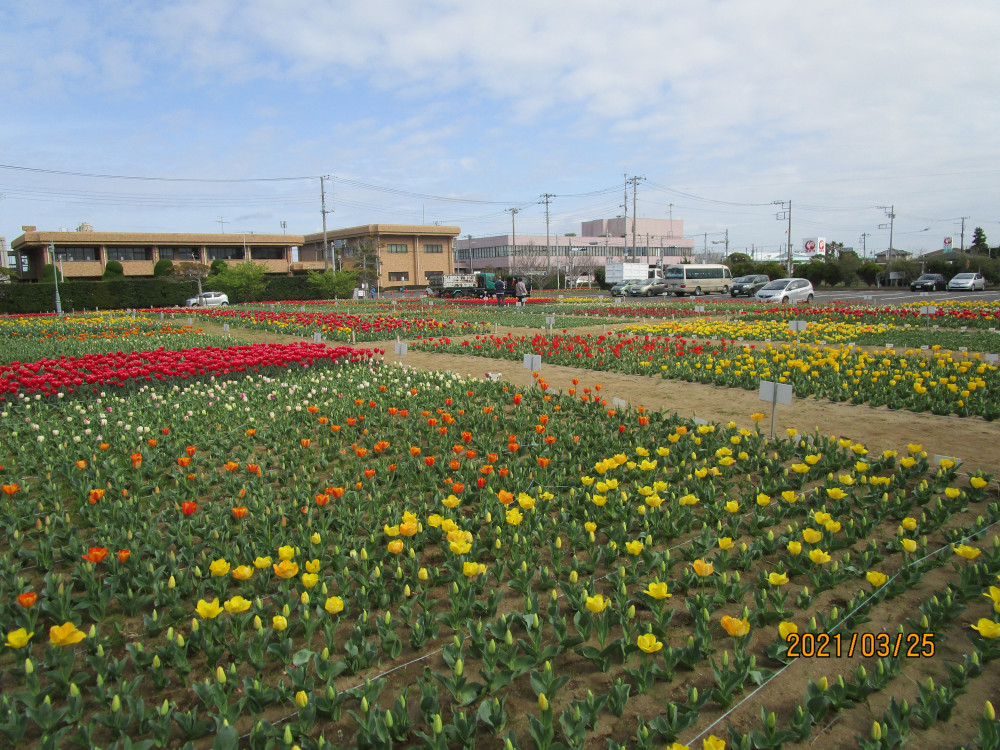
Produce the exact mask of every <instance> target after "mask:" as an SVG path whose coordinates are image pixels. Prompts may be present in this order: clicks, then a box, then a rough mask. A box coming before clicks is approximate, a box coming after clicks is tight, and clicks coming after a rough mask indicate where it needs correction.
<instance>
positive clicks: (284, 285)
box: [0, 276, 318, 313]
mask: <svg viewBox="0 0 1000 750" xmlns="http://www.w3.org/2000/svg"><path fill="white" fill-rule="evenodd" d="M197 293H198V285H197V282H194V281H167V280H164V279H130V278H127V277H125V278H119V279H109V280H107V281H65V282H62V283H61V284H59V298H60V301H61V303H62V309H63V310H64V311H71V310H80V311H82V310H84V309H87V310H93V309H95V308H100V309H102V310H115V309H118V310H120V309H124V308H142V307H171V306H173V305H183V304H184V301H185V300H186V299H187V298H188V297H193V296H195V294H197ZM317 298H318V295H317V292H316V290H315V289H314V288H313V287H312V286H310V285H309V283H308V279H307V277H306V276H271V277H269V278H268V279H267V288H266V289H265V290H264V294H263V295H262V296H261V299H262V300H283V299H290V300H298V299H317ZM55 309H56V302H55V285H54V284H51V283H37V284H32V283H18V282H14V283H11V284H0V313H40V312H53V311H55Z"/></svg>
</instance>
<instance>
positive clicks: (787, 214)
mask: <svg viewBox="0 0 1000 750" xmlns="http://www.w3.org/2000/svg"><path fill="white" fill-rule="evenodd" d="M771 202H772V203H773V204H774V205H776V206H781V210H780V211H779V212H778V213H776V214H775V215H774V218H775V219H777V220H778V221H784V220H785V219H788V262H787V264H786V269H785V270H786V272H787V273H788V275H789V276H791V275H792V202H791V200H787V201H771ZM786 203H787V204H788V207H787V208H786V207H785V204H786Z"/></svg>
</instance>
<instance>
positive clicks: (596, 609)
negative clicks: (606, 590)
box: [587, 594, 611, 615]
mask: <svg viewBox="0 0 1000 750" xmlns="http://www.w3.org/2000/svg"><path fill="white" fill-rule="evenodd" d="M610 604H611V602H610V601H608V600H607V599H605V598H604V595H603V594H596V595H594V596H588V597H587V609H589V610H590V611H591V612H593V613H594V614H595V615H599V614H600V613H601V612H603V611H604V610H605V609H607V608H608V606H609V605H610Z"/></svg>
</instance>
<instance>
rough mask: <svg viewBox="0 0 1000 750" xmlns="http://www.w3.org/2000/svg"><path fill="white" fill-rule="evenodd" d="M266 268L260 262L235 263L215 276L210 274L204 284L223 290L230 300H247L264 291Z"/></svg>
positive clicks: (210, 287)
mask: <svg viewBox="0 0 1000 750" xmlns="http://www.w3.org/2000/svg"><path fill="white" fill-rule="evenodd" d="M266 275H267V268H266V267H265V266H264V265H263V264H261V263H235V264H233V266H232V267H231V268H226V270H225V271H223V272H222V273H220V274H218V275H217V276H210V277H209V279H208V281H207V282H206V284H205V286H207V287H208V288H209V289H215V290H217V291H220V292H224V293H225V294H226V295H227V296H228V297H229V301H230V302H234V303H235V302H249V301H250V300H255V299H257V298H259V297H260V295H261V294H263V293H264V289H265V288H266V287H267V280H266Z"/></svg>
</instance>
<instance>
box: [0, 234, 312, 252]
mask: <svg viewBox="0 0 1000 750" xmlns="http://www.w3.org/2000/svg"><path fill="white" fill-rule="evenodd" d="M244 237H245V238H246V244H248V245H255V246H260V245H277V246H280V247H289V246H292V245H301V244H302V241H303V238H302V235H301V234H250V233H248V234H246V235H244V234H243V233H242V232H240V233H239V234H236V233H233V234H191V233H182V232H25V233H24V234H22V235H21V236H20V237H17V238H16V239H14V240H13V241H12V242H11V243H10V247H11V250H19V249H21V248H23V247H27V246H31V245H47V244H49V243H50V242H54V243H56V244H59V245H163V246H169V245H181V246H183V245H242V244H243V242H244Z"/></svg>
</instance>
